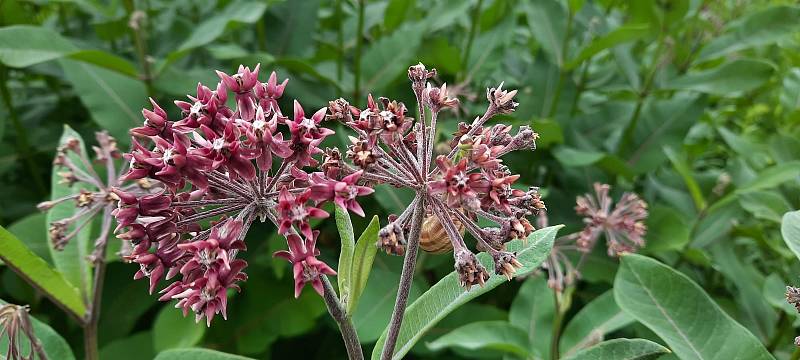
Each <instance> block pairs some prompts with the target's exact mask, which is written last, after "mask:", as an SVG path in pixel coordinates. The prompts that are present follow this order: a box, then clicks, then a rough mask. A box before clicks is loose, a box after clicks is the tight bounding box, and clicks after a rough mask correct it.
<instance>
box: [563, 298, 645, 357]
mask: <svg viewBox="0 0 800 360" xmlns="http://www.w3.org/2000/svg"><path fill="white" fill-rule="evenodd" d="M632 322H633V318H631V317H630V315H628V314H626V313H625V312H623V311H622V309H620V308H619V306H617V302H616V301H614V293H613V291H611V290H609V291H607V292H605V293H603V294H602V295H600V296H598V297H597V298H596V299H594V300H592V302H590V303H588V304H586V306H584V307H582V308H581V310H580V311H578V313H577V314H575V317H573V318H572V319H571V320H570V321H569V323H568V324H567V326H566V327H565V328H564V332H563V333H562V334H561V341H560V342H559V344H558V347H559V349H560V353H561V354H563V355H564V356H569V355H570V354H576V353H577V352H578V351H581V349H584V348H586V347H589V346H592V345H594V344H597V343H598V342H600V341H603V338H604V337H605V335H606V334H609V333H611V332H613V331H616V330H617V329H620V328H623V327H625V326H627V325H629V324H631V323H632Z"/></svg>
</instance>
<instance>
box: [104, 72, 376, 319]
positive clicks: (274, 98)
mask: <svg viewBox="0 0 800 360" xmlns="http://www.w3.org/2000/svg"><path fill="white" fill-rule="evenodd" d="M258 73H259V66H256V67H255V69H253V70H250V69H249V68H246V67H244V66H240V67H239V70H238V72H237V73H236V74H233V75H228V74H225V73H222V72H219V71H218V72H217V74H218V76H219V77H220V80H221V81H220V82H219V83H218V84H217V85H216V87H215V88H214V89H211V88H208V87H206V86H203V85H202V84H198V86H197V94H196V95H195V96H188V101H175V105H177V107H178V108H180V110H181V118H180V119H178V120H177V121H172V120H169V119H168V116H167V113H166V111H164V109H163V108H161V107H160V106H159V105H158V104H157V103H156V102H155V101H154V100H152V99H151V103H152V105H153V109H152V110H148V109H144V110H143V111H142V114H143V115H144V119H145V121H144V124H143V126H141V127H137V128H135V129H132V130H131V134H132V135H133V136H134V138H133V149H132V151H131V152H130V153H127V154H125V155H124V156H125V158H126V159H128V160H129V161H130V169H129V171H128V172H127V173H126V174H125V175H124V176H123V180H141V179H147V180H148V181H154V182H156V183H160V184H161V186H163V188H164V190H163V191H160V192H157V193H152V194H138V193H131V192H127V191H124V190H122V189H117V190H116V191H115V194H116V195H117V196H118V197H119V198H120V201H119V206H118V208H117V209H116V210H115V211H114V215H115V216H116V218H117V222H118V226H117V229H116V231H117V232H118V233H119V235H118V237H119V238H121V239H123V240H127V241H130V242H131V244H132V245H133V249H132V251H131V252H130V253H129V254H128V255H127V256H126V259H127V260H129V261H132V262H135V263H137V264H139V266H140V269H139V271H138V272H137V273H136V276H135V277H136V278H137V279H139V278H144V277H148V278H149V279H150V291H151V292H153V291H154V290H155V288H156V285H157V283H158V281H159V280H160V279H162V278H166V279H171V278H173V277H176V276H180V278H179V279H178V280H176V281H174V282H173V283H172V284H170V285H169V286H167V287H166V288H165V289H163V290H161V294H162V295H161V298H160V300H164V301H168V300H170V299H177V300H178V304H177V306H178V307H181V308H183V310H184V313H188V312H189V310H191V311H193V312H194V313H195V314H196V318H197V320H198V321H199V320H200V319H201V318H203V317H205V318H206V321H207V322H208V323H210V321H211V319H212V318H213V316H214V315H215V314H220V313H221V314H222V316H223V317H225V316H226V306H227V297H226V292H227V291H228V290H229V289H235V290H239V287H238V285H237V282H239V281H242V280H245V279H246V278H247V276H246V275H245V274H244V273H243V272H242V271H243V269H244V268H245V267H246V266H247V264H246V262H245V261H244V260H241V259H237V258H236V256H237V253H238V252H239V251H243V250H245V248H246V246H245V242H244V239H245V236H246V235H247V232H248V229H249V228H250V225H251V224H252V223H253V221H255V220H256V219H259V220H260V221H261V222H264V221H266V220H267V219H269V221H271V222H272V223H274V224H275V225H276V226H277V227H278V229H279V232H280V233H281V234H283V235H284V236H286V238H287V243H288V245H289V250H288V251H282V252H279V253H276V256H280V257H282V258H285V259H286V260H288V261H289V262H291V263H292V264H293V266H294V275H295V295H296V296H299V295H300V291H301V290H302V288H303V286H304V285H305V284H307V283H311V284H312V286H313V287H314V289H315V290H317V292H319V293H320V294H321V293H322V289H321V286H319V282H320V279H319V276H320V275H321V274H335V272H334V271H333V270H332V269H331V268H330V267H328V266H327V265H325V264H324V263H322V262H321V261H319V260H318V259H317V258H316V256H317V255H319V251H318V250H317V249H316V247H315V243H316V233H315V232H313V231H312V230H311V227H310V225H309V220H310V219H312V218H324V217H327V216H328V213H327V212H325V211H323V210H321V209H320V208H319V207H320V205H321V204H322V203H324V202H327V201H332V202H335V203H336V204H339V205H340V206H342V207H345V208H348V209H351V210H352V211H353V212H355V213H358V214H363V211H362V210H361V207H360V206H359V205H358V203H357V202H356V197H358V196H362V195H367V194H370V193H371V192H372V189H370V188H368V187H365V186H362V185H360V184H359V183H358V181H359V176H360V174H359V173H354V174H351V175H349V176H346V177H338V176H336V174H335V173H333V172H325V173H322V172H316V173H309V172H307V171H306V170H304V168H306V167H308V166H316V165H318V161H317V160H315V159H314V158H313V156H315V155H318V154H321V153H322V152H323V150H322V149H320V148H319V145H320V143H321V142H322V141H323V140H324V139H325V138H326V137H328V136H330V135H331V134H333V131H332V130H330V129H326V128H324V127H321V126H320V123H321V122H322V121H323V120H324V119H325V112H326V109H325V108H322V109H320V110H319V111H317V112H315V113H314V114H312V115H311V116H310V117H308V116H306V113H305V111H304V110H303V108H302V106H301V105H300V103H298V102H297V101H295V102H294V110H293V116H292V117H291V118H289V117H287V116H284V115H283V113H282V112H281V110H280V108H279V107H278V99H279V98H280V97H281V96H282V95H283V92H284V89H285V87H286V83H287V80H284V81H283V82H282V83H278V81H277V76H276V74H275V73H274V72H273V73H272V74H271V75H270V77H269V80H268V81H267V82H265V83H262V82H260V81H259V80H258ZM231 94H232V97H233V98H232V99H229V95H231ZM229 100H231V102H232V103H235V106H234V107H229V106H228V105H227V103H228V102H229ZM280 128H283V129H284V131H283V132H281V130H280ZM285 133H288V134H289V136H288V138H284V134H285ZM275 162H278V163H279V165H278V166H277V169H274V168H275V166H273V165H274V163H275Z"/></svg>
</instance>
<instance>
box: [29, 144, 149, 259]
mask: <svg viewBox="0 0 800 360" xmlns="http://www.w3.org/2000/svg"><path fill="white" fill-rule="evenodd" d="M95 137H96V139H97V143H98V145H96V146H93V150H94V152H95V161H94V163H93V162H92V161H90V160H89V158H88V155H87V154H86V153H85V151H84V149H83V144H82V143H81V140H79V139H78V138H75V137H70V138H66V139H64V141H63V142H62V144H61V145H60V146H59V147H58V149H57V150H56V156H55V158H54V160H53V165H55V166H56V168H58V169H60V171H58V173H57V174H58V176H59V177H60V180H59V182H60V183H62V184H64V185H66V186H69V187H71V188H74V189H75V192H74V193H72V194H70V195H67V196H64V197H61V198H58V199H53V200H50V201H45V202H42V203H39V205H38V208H39V210H41V211H48V210H50V209H52V208H53V207H56V206H66V204H67V203H72V205H73V207H74V208H75V209H76V210H75V212H74V213H73V214H72V215H71V216H69V217H67V218H64V219H59V220H56V221H54V222H52V223H50V227H49V229H48V234H49V235H50V241H51V242H52V243H53V247H54V248H55V249H57V250H62V249H63V248H64V247H65V246H66V245H67V244H68V243H69V241H70V240H71V239H72V238H74V237H75V236H76V235H77V234H78V233H80V232H81V231H82V230H83V229H84V228H86V227H87V225H91V224H92V223H93V220H94V219H95V218H96V217H97V216H101V217H102V225H101V231H100V235H99V236H98V238H97V240H96V241H95V250H94V252H93V253H92V255H91V257H92V260H93V261H100V260H102V258H103V256H104V252H105V244H106V238H107V237H108V234H109V233H110V231H111V227H112V223H113V220H114V218H113V216H112V214H111V213H112V211H113V209H114V208H115V207H116V206H117V201H118V200H119V197H118V196H117V194H116V191H115V189H117V188H122V189H124V190H125V191H129V192H131V193H135V194H142V195H144V194H147V193H149V192H150V191H151V190H153V187H152V186H150V184H149V183H147V182H145V181H140V182H136V183H130V184H127V185H124V186H123V185H122V184H123V182H122V181H121V179H120V174H121V172H122V171H124V170H122V169H120V170H117V168H116V166H115V162H114V161H115V160H116V159H120V158H121V157H122V155H121V153H120V151H119V150H118V149H117V141H116V139H114V138H113V137H111V136H110V135H108V133H107V132H105V131H101V132H97V133H96V134H95ZM95 163H96V164H100V167H102V168H105V170H106V174H104V176H101V175H100V174H98V173H97V171H96V170H95V167H94V164H95Z"/></svg>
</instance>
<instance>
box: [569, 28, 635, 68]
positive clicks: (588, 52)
mask: <svg viewBox="0 0 800 360" xmlns="http://www.w3.org/2000/svg"><path fill="white" fill-rule="evenodd" d="M649 28H650V26H649V25H647V24H626V25H623V26H620V27H618V28H616V29H614V30H612V31H611V32H609V33H608V34H605V35H603V36H600V37H597V38H595V39H593V40H592V42H591V43H589V45H587V46H586V47H585V48H583V49H582V50H581V52H580V53H578V56H576V57H575V58H574V59H572V60H571V61H570V62H569V63H568V64H567V66H566V68H567V69H574V68H575V67H576V66H578V65H580V64H581V63H582V62H584V61H585V60H586V59H589V58H591V57H592V56H594V55H596V54H597V53H599V52H601V51H603V50H605V49H608V48H612V47H614V46H617V45H619V44H623V43H626V42H630V41H635V40H639V39H641V38H644V37H645V36H647V35H648V29H649Z"/></svg>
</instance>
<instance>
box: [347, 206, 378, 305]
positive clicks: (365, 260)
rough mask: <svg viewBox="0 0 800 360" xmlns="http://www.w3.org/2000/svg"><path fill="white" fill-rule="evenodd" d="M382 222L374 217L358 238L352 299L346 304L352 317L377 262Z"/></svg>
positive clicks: (351, 278)
mask: <svg viewBox="0 0 800 360" xmlns="http://www.w3.org/2000/svg"><path fill="white" fill-rule="evenodd" d="M380 226H381V224H380V221H379V220H378V216H377V215H374V216H373V217H372V220H371V221H370V222H369V225H367V228H366V229H364V232H363V233H361V236H359V237H358V241H357V242H356V248H355V251H354V253H353V263H352V266H351V270H350V281H349V283H350V298H349V299H348V300H347V302H346V310H347V313H348V314H350V315H351V316H352V314H353V312H354V311H355V310H356V308H357V307H356V306H358V300H359V299H360V298H361V294H362V293H363V292H364V289H365V288H366V287H367V281H368V280H369V274H370V273H371V272H372V262H373V261H374V260H375V254H376V253H377V252H378V247H377V246H375V243H376V242H377V241H378V231H379V230H380Z"/></svg>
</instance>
